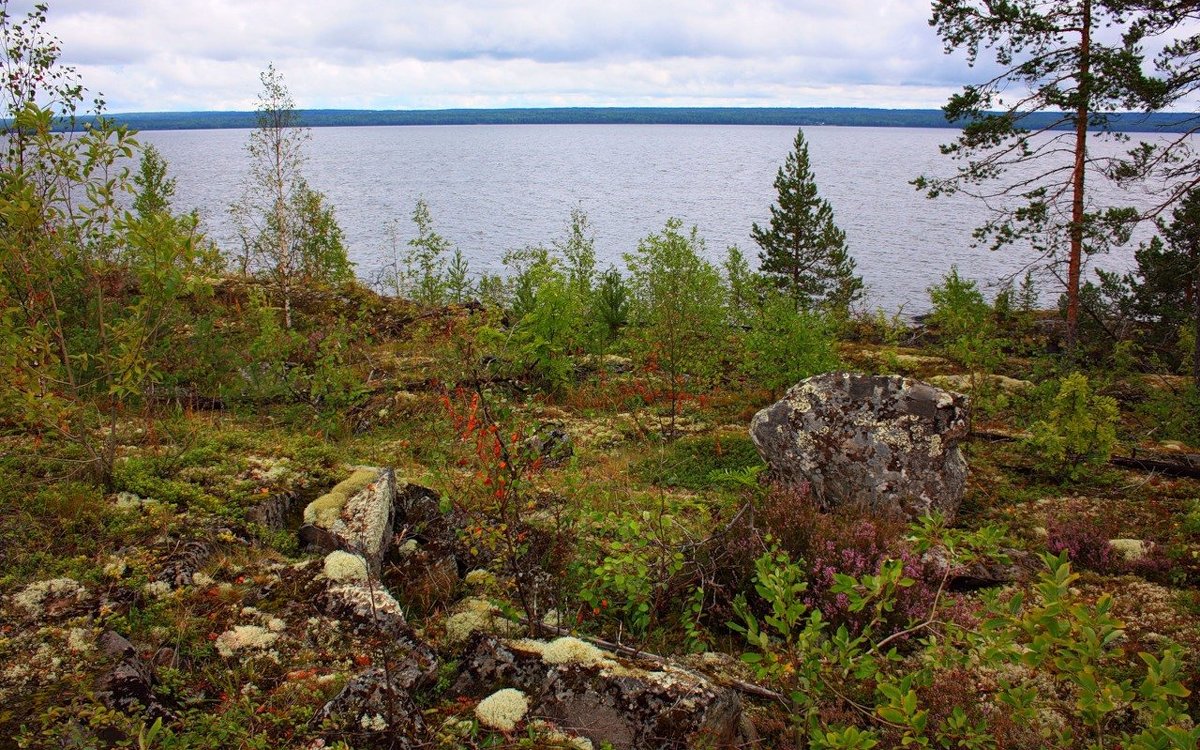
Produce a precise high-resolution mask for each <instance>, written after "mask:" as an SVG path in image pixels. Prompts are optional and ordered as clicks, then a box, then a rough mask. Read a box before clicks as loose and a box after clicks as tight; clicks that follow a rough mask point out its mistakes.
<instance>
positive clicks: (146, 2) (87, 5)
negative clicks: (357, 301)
mask: <svg viewBox="0 0 1200 750" xmlns="http://www.w3.org/2000/svg"><path fill="white" fill-rule="evenodd" d="M49 4H50V9H49V20H48V23H47V30H48V31H49V32H51V33H53V34H54V35H56V36H58V37H59V38H60V39H61V40H62V45H63V46H62V49H63V57H62V60H63V62H65V63H66V64H69V65H73V66H75V67H76V69H77V70H78V71H79V73H80V74H81V77H82V80H83V83H84V84H85V85H86V86H87V87H88V89H89V90H90V91H92V92H94V93H101V94H103V95H104V98H105V100H106V102H107V105H108V110H109V111H110V112H150V111H189V110H249V109H253V108H254V106H255V97H256V95H257V92H258V90H259V88H260V85H259V79H258V76H259V73H260V72H261V71H262V70H263V69H264V68H265V67H266V65H267V64H268V63H272V62H273V63H274V65H275V66H276V68H277V69H278V70H279V71H280V73H282V74H283V77H284V80H285V82H286V83H287V85H288V87H289V88H290V90H291V92H292V95H293V97H294V99H295V101H296V105H297V106H298V107H299V108H322V109H326V108H328V109H443V108H456V107H558V106H664V107H665V106H738V107H821V106H846V107H885V108H891V107H896V108H935V107H940V106H942V105H943V104H944V103H945V102H946V99H947V97H948V96H949V95H950V94H951V93H953V92H955V91H957V90H959V89H960V88H961V86H962V85H963V84H965V83H969V82H972V81H977V80H979V79H980V78H981V77H982V76H983V75H984V73H986V72H987V66H986V64H985V65H983V66H982V67H983V69H982V70H980V69H974V70H972V69H971V68H969V67H968V66H967V64H966V61H965V58H964V57H963V56H962V55H961V54H955V55H946V54H944V52H943V50H942V44H941V42H940V40H939V39H938V38H937V35H936V34H935V32H934V30H933V29H932V28H930V27H929V25H928V18H929V3H928V2H927V1H926V0H790V1H788V0H775V1H770V0H755V1H753V2H740V1H739V0H603V1H602V2H596V1H590V2H583V1H580V0H49ZM32 5H33V2H32V1H30V0H9V11H10V13H13V14H18V13H22V12H23V11H24V10H26V9H28V8H29V7H31V6H32Z"/></svg>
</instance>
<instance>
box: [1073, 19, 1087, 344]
mask: <svg viewBox="0 0 1200 750" xmlns="http://www.w3.org/2000/svg"><path fill="white" fill-rule="evenodd" d="M1079 34H1080V39H1079V78H1078V81H1079V101H1078V103H1077V104H1076V107H1075V172H1074V174H1073V175H1072V177H1071V188H1072V194H1071V255H1070V259H1069V261H1068V264H1067V347H1068V348H1069V349H1070V350H1072V351H1074V349H1075V344H1076V340H1077V336H1078V327H1079V277H1080V274H1081V269H1082V266H1083V207H1084V205H1083V196H1084V194H1083V178H1084V166H1085V164H1086V162H1087V128H1088V110H1089V109H1090V106H1091V101H1090V96H1091V81H1090V77H1091V70H1090V66H1091V59H1090V53H1091V44H1092V0H1083V17H1082V19H1081V22H1080V31H1079Z"/></svg>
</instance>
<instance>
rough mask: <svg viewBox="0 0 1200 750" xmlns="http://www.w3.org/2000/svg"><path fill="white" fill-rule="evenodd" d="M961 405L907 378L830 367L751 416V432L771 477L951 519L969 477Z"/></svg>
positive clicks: (878, 506) (881, 507)
mask: <svg viewBox="0 0 1200 750" xmlns="http://www.w3.org/2000/svg"><path fill="white" fill-rule="evenodd" d="M968 403H969V402H968V399H967V397H966V396H963V395H961V394H958V393H951V392H949V391H944V390H941V389H939V388H935V387H933V386H931V385H928V384H926V383H922V382H920V381H917V380H913V379H911V378H902V377H898V376H882V375H858V374H853V373H846V372H833V373H827V374H825V375H818V376H816V377H813V378H809V379H808V380H805V381H802V382H800V383H798V384H797V385H795V386H793V387H792V388H791V389H790V390H788V392H787V394H785V395H784V397H783V398H782V399H781V400H779V401H777V402H776V403H774V404H772V405H771V406H768V407H767V408H765V409H763V410H762V411H760V412H759V413H758V414H756V415H754V419H753V421H752V422H751V423H750V437H751V438H752V439H753V440H754V444H755V445H756V446H757V447H758V452H759V453H760V454H761V455H762V457H763V459H764V460H765V461H766V462H767V465H768V468H769V471H770V474H771V476H772V478H773V479H775V480H776V481H778V482H781V483H782V484H784V485H788V486H792V487H805V488H808V490H809V491H811V493H812V495H813V497H814V498H816V499H817V501H818V502H820V503H822V504H823V505H824V506H826V507H832V506H837V505H861V506H866V507H869V508H871V509H873V510H876V511H880V512H900V513H903V514H904V515H907V516H910V517H916V516H920V515H924V514H927V513H931V512H934V511H938V512H941V513H943V514H945V515H947V516H953V515H954V512H955V511H956V510H957V509H958V506H959V504H960V503H961V502H962V497H963V491H964V489H965V487H966V480H967V462H966V459H964V458H963V455H962V451H961V450H960V449H959V443H960V442H961V441H962V440H963V439H964V438H965V437H966V436H967V434H968V432H969V431H970V420H969V413H968Z"/></svg>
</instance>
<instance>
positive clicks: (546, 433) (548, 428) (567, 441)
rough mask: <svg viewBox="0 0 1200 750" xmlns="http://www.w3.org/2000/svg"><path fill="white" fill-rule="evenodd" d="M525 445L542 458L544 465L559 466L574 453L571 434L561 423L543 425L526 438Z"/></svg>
mask: <svg viewBox="0 0 1200 750" xmlns="http://www.w3.org/2000/svg"><path fill="white" fill-rule="evenodd" d="M525 447H526V448H528V449H529V451H530V452H532V453H535V454H537V455H538V457H540V458H541V459H542V464H543V465H544V466H561V465H563V464H565V463H566V462H567V460H568V459H570V458H571V456H572V455H574V453H575V446H574V445H573V444H572V442H571V435H570V433H568V432H567V431H566V430H565V429H564V428H563V427H562V425H554V424H547V425H543V426H542V427H541V428H540V429H538V431H537V432H536V433H535V434H534V435H533V436H532V437H531V438H529V439H528V440H526V441H525Z"/></svg>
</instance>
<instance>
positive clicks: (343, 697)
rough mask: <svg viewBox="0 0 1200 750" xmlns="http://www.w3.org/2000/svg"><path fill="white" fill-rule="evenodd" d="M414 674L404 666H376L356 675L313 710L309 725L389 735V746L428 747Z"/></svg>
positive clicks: (381, 738) (347, 731) (351, 732)
mask: <svg viewBox="0 0 1200 750" xmlns="http://www.w3.org/2000/svg"><path fill="white" fill-rule="evenodd" d="M410 674H411V670H405V669H402V668H401V669H389V670H386V671H385V670H384V669H382V668H374V669H369V670H367V671H366V672H363V673H362V674H359V675H356V676H355V677H353V678H351V679H350V681H349V682H347V683H346V686H345V687H343V688H342V690H341V692H339V693H338V694H337V695H335V696H334V697H333V699H332V700H330V701H329V702H328V703H326V704H325V705H324V706H322V707H321V708H320V709H318V710H317V712H316V713H315V714H313V717H312V719H311V721H310V722H309V725H310V726H312V727H314V728H320V727H324V728H326V729H330V730H335V731H337V730H340V731H342V732H346V733H349V734H353V735H358V736H361V735H362V734H364V733H366V734H367V735H375V736H377V737H379V739H380V740H384V739H385V738H386V742H387V744H388V746H389V747H393V748H399V749H400V750H407V748H415V747H424V746H425V745H426V744H427V743H425V742H424V741H423V740H422V738H423V737H424V736H425V734H426V728H425V719H424V718H423V717H422V715H421V711H420V709H418V708H417V706H416V704H415V703H413V699H412V696H411V694H410V693H411V691H412V690H413V689H414V688H416V687H417V685H416V684H415V683H413V682H412V681H411V680H410V679H409V675H410ZM389 677H390V684H389V680H388V678H389ZM356 744H357V743H356ZM367 745H368V746H373V743H370V742H368V743H367Z"/></svg>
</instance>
